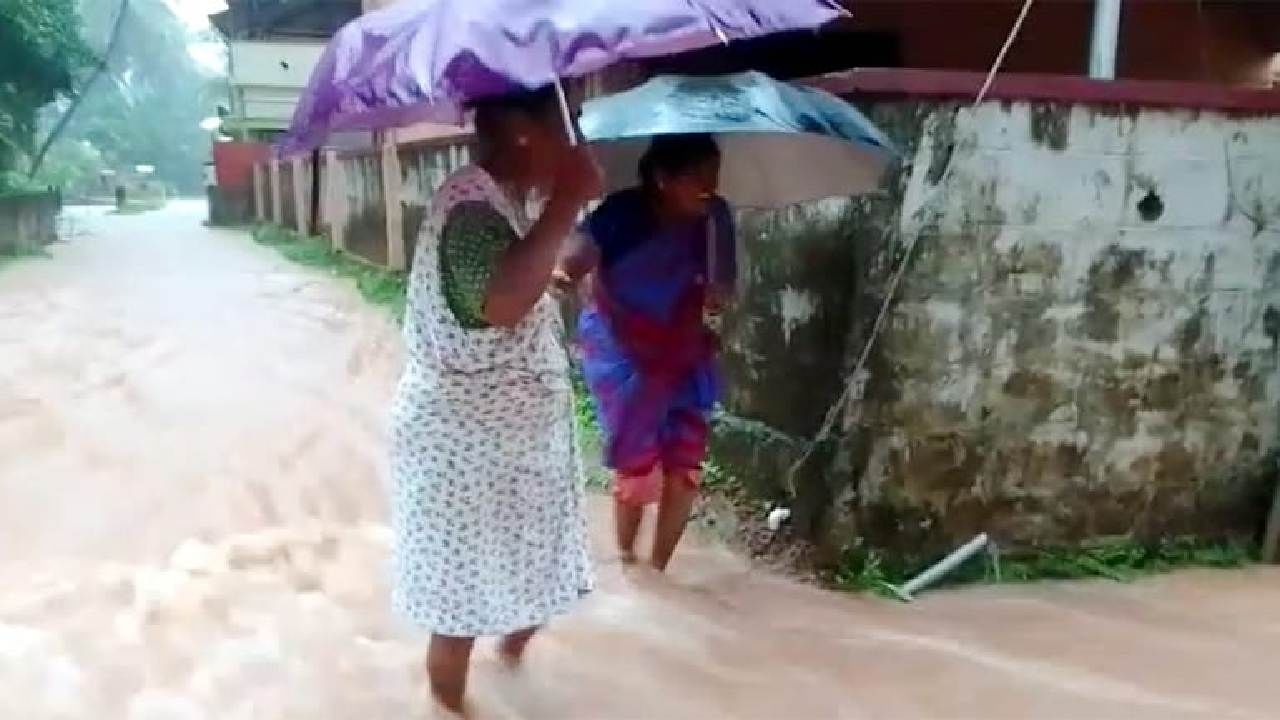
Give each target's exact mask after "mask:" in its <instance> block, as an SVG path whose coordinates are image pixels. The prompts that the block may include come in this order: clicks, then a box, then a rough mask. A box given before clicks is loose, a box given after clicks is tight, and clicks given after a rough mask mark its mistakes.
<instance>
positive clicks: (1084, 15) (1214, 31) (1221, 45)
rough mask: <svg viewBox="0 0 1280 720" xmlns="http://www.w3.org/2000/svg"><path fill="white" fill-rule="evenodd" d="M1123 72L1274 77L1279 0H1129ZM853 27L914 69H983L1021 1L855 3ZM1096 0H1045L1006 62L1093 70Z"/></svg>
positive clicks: (1018, 69)
mask: <svg viewBox="0 0 1280 720" xmlns="http://www.w3.org/2000/svg"><path fill="white" fill-rule="evenodd" d="M1123 1H1124V5H1123V8H1124V9H1123V15H1122V20H1121V38H1120V48H1119V58H1118V68H1117V75H1118V76H1119V77H1123V78H1133V79H1150V80H1183V81H1202V82H1225V83H1239V84H1267V83H1268V82H1269V77H1268V71H1267V66H1268V64H1269V62H1270V59H1271V58H1272V57H1273V56H1274V55H1275V54H1276V53H1277V52H1280V2H1277V1H1276V0H1123ZM849 7H850V9H851V11H852V13H853V19H852V21H851V22H850V25H851V26H852V28H853V29H856V30H861V31H867V32H888V33H892V34H894V35H896V36H897V37H898V39H899V43H900V53H901V59H902V63H901V64H902V65H903V66H904V67H911V68H928V69H949V70H974V71H984V70H986V69H988V68H989V67H990V66H991V63H992V61H993V60H994V59H995V56H996V53H997V52H998V51H999V49H1000V46H1001V45H1002V44H1003V42H1004V39H1005V37H1006V36H1007V34H1008V32H1009V30H1010V28H1011V27H1012V25H1013V21H1014V19H1015V18H1016V17H1017V15H1018V12H1019V10H1020V9H1021V7H1022V0H851V2H850V3H849ZM1092 19H1093V2H1092V0H1036V3H1035V4H1034V5H1033V6H1032V8H1031V12H1030V14H1029V15H1028V17H1027V22H1026V24H1025V25H1024V27H1023V30H1022V34H1021V36H1020V38H1019V40H1018V42H1017V43H1016V44H1015V45H1014V46H1013V48H1012V49H1011V51H1010V53H1009V56H1008V58H1007V59H1006V61H1005V70H1006V71H1007V72H1012V73H1048V74H1065V75H1079V74H1084V73H1086V72H1087V70H1088V54H1089V36H1090V28H1091V26H1092Z"/></svg>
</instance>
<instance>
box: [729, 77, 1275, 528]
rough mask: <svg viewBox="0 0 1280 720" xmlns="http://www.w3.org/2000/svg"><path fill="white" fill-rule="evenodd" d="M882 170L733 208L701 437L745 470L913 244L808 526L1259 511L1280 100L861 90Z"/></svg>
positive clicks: (852, 347) (1230, 516)
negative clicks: (732, 256)
mask: <svg viewBox="0 0 1280 720" xmlns="http://www.w3.org/2000/svg"><path fill="white" fill-rule="evenodd" d="M862 106H863V108H864V109H865V110H867V111H868V114H869V115H871V116H872V117H873V118H874V119H875V120H876V122H877V123H878V124H880V126H881V127H882V128H884V129H885V130H886V131H888V132H890V134H891V135H893V136H894V138H895V140H896V141H898V142H899V143H900V145H901V147H903V148H904V150H905V159H906V163H905V164H904V166H903V167H902V168H901V169H900V171H899V172H898V173H897V174H896V175H895V177H893V178H891V179H890V181H889V182H888V184H887V190H886V192H885V193H884V194H883V195H880V196H876V197H867V198H861V199H857V200H854V201H834V202H829V203H826V204H820V205H816V206H811V207H808V208H804V209H799V210H790V211H787V212H786V213H784V214H768V215H757V216H747V217H744V219H743V227H744V243H745V245H746V246H747V250H748V253H747V255H748V259H747V263H746V272H745V287H744V288H743V293H742V300H741V304H740V307H739V309H738V310H737V311H735V313H734V314H733V315H732V316H731V317H730V318H729V319H728V323H727V336H726V346H727V350H726V358H725V364H726V367H727V371H728V374H729V376H730V386H731V390H730V393H729V396H728V401H727V414H726V416H725V418H724V422H722V423H721V424H720V426H719V428H718V431H717V441H716V447H715V451H714V452H715V454H716V458H717V461H718V462H720V463H721V464H722V465H726V466H728V469H729V470H731V471H732V472H734V474H736V475H738V476H739V477H740V478H742V479H743V480H744V481H745V482H746V483H747V484H748V485H749V487H750V488H751V489H752V491H753V492H754V494H756V495H758V496H764V497H773V498H787V496H788V488H787V482H786V478H787V473H786V470H787V468H788V467H790V465H791V463H792V461H793V460H795V459H796V458H797V457H798V456H799V454H800V452H801V449H802V448H803V447H804V445H803V440H804V439H805V438H808V437H811V436H812V435H813V434H814V432H815V430H816V429H817V428H818V425H819V423H820V421H821V416H822V414H823V412H824V411H825V409H826V408H827V407H828V406H829V405H830V404H831V403H832V402H833V401H834V399H835V398H836V397H837V395H838V393H839V391H840V389H841V388H842V386H843V385H842V382H841V380H840V378H841V376H842V375H843V374H844V373H845V372H847V371H848V369H849V368H850V367H851V366H852V365H853V363H854V358H856V357H857V355H858V354H859V353H860V352H861V349H862V341H863V339H864V338H865V337H866V336H867V333H868V329H869V327H870V325H871V322H872V320H873V318H874V315H875V313H876V311H877V309H878V307H879V305H880V301H881V300H882V298H883V297H884V293H885V291H886V285H887V283H888V279H889V277H890V276H891V274H892V271H893V268H894V267H895V265H896V262H897V260H898V259H899V258H900V257H901V255H902V253H903V251H904V249H905V247H906V245H907V244H908V242H909V241H910V239H911V238H913V237H914V238H916V239H917V240H916V242H917V245H916V247H915V253H914V256H913V258H912V260H911V264H910V266H909V270H908V272H907V274H906V276H905V279H904V282H903V285H902V287H901V288H900V292H899V294H898V300H897V302H896V304H895V305H894V306H893V308H892V312H891V314H890V316H889V318H888V322H887V323H886V327H885V331H884V333H883V334H882V336H881V337H880V339H879V341H878V343H877V344H876V345H875V346H874V347H873V351H872V353H871V355H870V362H869V366H868V369H869V374H868V375H867V377H866V383H865V386H864V388H863V390H862V392H861V393H860V394H855V400H854V402H852V403H850V404H849V405H848V406H847V407H844V408H841V412H840V416H839V417H840V422H839V423H838V426H837V432H836V439H835V440H834V441H833V442H830V443H826V444H824V445H822V446H820V447H819V450H818V452H816V453H814V455H813V457H812V459H811V460H810V461H809V462H808V463H806V464H805V465H804V466H803V467H802V468H801V471H800V472H799V473H798V474H796V475H795V476H794V477H793V481H794V485H795V489H796V492H797V494H796V497H795V498H792V499H789V500H788V502H790V503H792V504H793V507H794V509H795V520H796V522H797V523H798V525H799V526H800V529H801V530H802V531H804V532H807V533H809V534H810V535H812V536H813V537H815V538H817V539H818V540H819V541H820V545H821V547H822V548H824V549H825V550H827V551H829V552H832V553H834V552H838V551H839V550H840V549H841V548H842V547H845V546H847V545H848V544H850V543H852V542H855V541H857V540H859V539H861V540H863V541H865V542H867V543H870V544H873V545H877V546H881V547H884V548H886V549H897V550H900V551H902V552H921V551H932V550H933V549H936V548H941V547H942V546H943V545H947V544H950V543H953V542H955V541H958V540H960V539H962V538H966V537H967V536H969V535H970V534H972V533H975V532H978V531H983V530H985V531H988V532H991V533H993V534H994V535H995V536H996V538H997V539H998V540H999V541H1001V542H1003V543H1004V544H1005V545H1008V546H1030V545H1054V544H1064V543H1065V544H1069V543H1075V542H1078V541H1081V540H1084V539H1088V538H1096V537H1101V536H1111V535H1134V536H1137V537H1152V536H1158V535H1169V534H1183V533H1194V534H1201V535H1209V536H1215V535H1223V534H1253V533H1254V532H1255V531H1256V530H1257V529H1258V528H1259V526H1260V524H1261V521H1262V517H1263V515H1264V514H1265V510H1266V506H1267V504H1268V503H1267V502H1266V500H1265V497H1266V492H1268V490H1269V487H1268V483H1269V482H1270V481H1269V480H1268V479H1267V478H1265V477H1264V476H1263V475H1262V474H1261V471H1260V468H1261V467H1263V464H1262V462H1261V461H1262V458H1263V456H1264V454H1265V453H1267V452H1268V451H1270V450H1273V449H1275V448H1276V446H1277V438H1278V436H1277V424H1276V423H1277V417H1276V411H1277V402H1278V401H1280V376H1277V361H1278V359H1280V114H1277V115H1275V116H1270V117H1267V116H1261V117H1229V116H1226V115H1223V114H1219V113H1215V112H1209V111H1204V112H1201V111H1190V110H1183V111H1179V110H1158V109H1126V110H1119V109H1115V108H1104V107H1091V106H1086V105H1079V104H1077V105H1061V104H1047V103H1027V102H989V103H985V104H983V105H981V106H979V107H977V108H971V107H970V106H968V105H957V104H955V103H948V102H941V101H927V102H914V101H910V100H897V101H881V102H875V103H872V104H867V103H865V102H864V103H862Z"/></svg>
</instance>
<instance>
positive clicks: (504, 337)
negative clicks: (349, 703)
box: [391, 167, 591, 637]
mask: <svg viewBox="0 0 1280 720" xmlns="http://www.w3.org/2000/svg"><path fill="white" fill-rule="evenodd" d="M462 203H487V204H488V205H490V206H492V208H493V209H495V210H497V211H498V212H499V213H500V214H501V216H502V217H503V218H505V219H506V220H507V222H509V223H510V226H511V228H512V229H514V230H515V233H517V234H518V235H523V233H524V232H525V231H526V230H527V228H528V224H529V223H528V220H527V217H526V216H525V213H524V212H522V211H520V210H518V209H517V208H516V207H515V206H514V203H512V202H511V201H509V200H508V199H507V197H506V195H505V194H504V193H503V192H501V191H500V190H499V189H498V187H497V185H496V184H495V183H494V181H493V180H492V178H490V177H489V176H488V174H487V173H485V172H484V171H483V170H481V169H479V168H474V167H473V168H467V169H464V170H461V171H459V172H458V173H456V174H455V175H453V176H452V177H451V178H450V179H449V180H447V181H446V183H445V184H444V186H443V187H442V188H441V189H440V191H439V192H438V193H437V194H436V196H435V200H434V202H433V206H432V208H431V210H430V212H429V213H428V215H427V218H426V220H424V222H423V226H422V230H421V232H420V235H419V239H418V248H417V252H416V255H415V258H414V263H413V270H412V272H411V275H410V282H409V303H408V308H407V311H406V314H405V341H406V344H407V360H406V367H405V371H404V375H403V376H402V378H401V381H400V386H399V390H398V392H397V395H396V400H395V403H394V407H393V411H392V420H391V435H392V458H391V470H392V477H393V483H394V489H393V502H392V525H393V531H394V535H395V551H394V552H395V558H394V565H395V582H394V588H393V592H392V601H393V604H394V606H395V608H396V610H397V611H398V612H399V613H400V614H402V615H403V616H404V617H406V618H407V619H408V620H410V621H412V622H413V623H414V624H416V625H418V626H420V627H422V628H424V629H427V630H430V631H431V632H433V633H436V634H440V635H446V636H453V637H478V636H487V635H502V634H507V633H510V632H514V631H517V630H522V629H525V628H529V627H534V626H538V625H542V624H544V623H546V622H547V621H548V620H550V619H551V618H553V617H555V616H557V615H560V614H562V613H564V612H566V611H567V610H568V609H569V608H570V606H571V605H572V604H573V603H574V602H575V601H577V600H578V599H579V598H581V597H582V596H583V595H584V594H586V593H587V592H589V591H590V588H591V571H590V565H589V561H588V556H587V533H586V515H585V500H584V496H583V483H582V477H583V475H582V464H581V458H580V456H579V453H578V449H577V444H576V441H575V438H574V430H573V398H572V389H571V385H570V383H569V375H568V358H567V354H566V352H565V349H564V346H563V343H562V338H563V325H562V321H561V317H560V314H559V312H558V310H557V306H556V304H555V302H554V301H553V300H552V299H551V298H550V297H546V296H544V297H543V298H542V300H541V301H539V302H538V304H537V305H536V306H535V307H534V309H533V310H532V311H531V312H530V314H529V316H528V317H526V318H525V319H524V321H523V322H521V323H520V325H518V326H517V327H516V328H514V329H500V328H468V327H464V326H463V325H462V324H461V323H460V322H459V320H458V318H457V317H456V316H455V313H454V312H453V310H452V309H451V308H450V306H449V303H448V302H447V300H446V296H445V293H444V291H443V288H442V273H441V262H440V260H441V252H440V244H441V243H440V238H441V234H442V227H443V225H444V223H445V219H446V218H448V217H449V216H450V212H451V211H452V210H453V209H454V208H455V206H458V205H459V204H462Z"/></svg>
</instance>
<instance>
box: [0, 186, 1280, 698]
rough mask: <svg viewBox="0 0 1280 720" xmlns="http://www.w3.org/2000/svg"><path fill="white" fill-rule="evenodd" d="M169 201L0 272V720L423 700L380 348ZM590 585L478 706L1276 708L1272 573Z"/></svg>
mask: <svg viewBox="0 0 1280 720" xmlns="http://www.w3.org/2000/svg"><path fill="white" fill-rule="evenodd" d="M203 212H204V209H203V206H202V205H201V204H198V203H175V204H174V205H172V206H170V208H168V209H166V210H164V211H161V212H157V213H152V214H148V215H141V216H132V217H117V216H111V215H107V214H106V213H105V212H104V211H102V210H97V209H73V210H71V211H70V212H69V213H68V214H69V216H70V219H71V227H72V230H73V233H72V235H73V236H72V237H71V239H70V240H69V241H68V242H65V243H61V244H59V245H58V246H56V247H55V248H54V251H53V257H51V258H48V259H35V260H29V261H23V262H20V263H16V264H12V265H7V266H4V267H2V268H0V718H3V719H5V720H8V719H10V718H12V719H15V720H17V719H21V720H37V719H43V718H51V719H52V718H59V719H70V718H95V719H102V718H105V719H116V718H119V719H122V720H195V719H208V720H213V719H223V718H226V719H240V718H243V719H245V720H248V719H250V718H252V719H253V720H264V719H265V720H274V719H277V718H280V719H290V720H292V719H294V718H297V719H302V718H306V719H308V720H314V719H333V720H381V719H383V718H387V719H390V718H421V717H431V716H432V715H431V712H430V711H429V709H428V706H427V703H426V702H425V689H424V683H423V678H422V672H421V651H422V642H421V638H419V637H415V635H414V634H413V633H412V632H410V631H408V630H407V629H405V628H403V627H401V626H399V625H398V624H397V623H396V622H395V621H394V620H393V619H392V617H391V616H390V614H389V612H388V609H387V603H386V601H385V596H386V578H385V571H386V560H387V550H388V542H389V538H388V536H387V531H386V529H385V527H384V526H383V525H382V520H383V516H384V512H385V510H384V501H383V496H384V492H383V485H382V483H383V482H384V480H383V478H384V472H383V460H382V456H383V448H382V437H383V427H382V420H383V413H384V408H385V407H386V404H387V399H388V397H389V395H390V393H391V390H392V387H393V384H394V382H395V376H396V372H397V365H398V352H399V340H398V337H397V334H396V332H395V330H394V328H393V327H392V325H391V324H390V323H389V322H388V321H387V320H386V319H385V317H384V316H383V315H382V314H381V313H380V312H379V311H377V310H374V309H370V308H367V307H365V306H364V305H363V303H362V302H361V301H360V300H359V298H357V297H356V296H355V294H354V292H353V291H352V290H351V289H350V288H349V287H346V286H345V285H344V284H343V283H341V282H338V281H334V280H332V279H330V278H327V277H325V276H323V275H321V274H316V273H312V272H310V271H306V270H302V269H298V268H295V267H292V266H290V265H288V264H287V263H286V262H285V261H283V260H281V259H279V258H278V257H276V256H275V255H274V254H273V253H272V252H271V251H269V250H265V249H262V248H258V247H256V246H254V245H253V244H252V243H251V242H250V241H249V240H248V239H247V238H246V237H245V236H244V234H242V233H236V232H230V231H220V230H210V229H207V228H204V227H203V226H202V225H201V219H202V217H203ZM605 510H606V508H605V505H604V503H603V502H601V501H600V500H599V499H597V500H596V501H595V502H594V503H593V508H592V511H593V515H592V522H593V527H594V529H595V532H594V534H595V536H596V543H597V553H596V555H597V558H598V560H599V563H600V568H599V574H600V589H599V591H598V592H597V593H596V594H595V595H593V596H592V597H591V598H590V599H589V600H588V601H586V602H585V603H584V604H583V605H582V607H581V610H580V612H578V613H576V614H575V615H573V616H571V617H569V618H567V619H565V620H564V621H562V622H560V623H558V624H557V625H555V626H554V627H553V628H552V629H551V630H550V631H549V632H548V633H546V634H545V636H544V637H542V638H541V639H540V640H539V641H538V644H536V645H535V646H534V648H533V650H532V651H531V655H530V657H529V661H528V664H527V666H526V667H525V668H524V669H523V670H522V671H519V672H515V673H510V672H506V671H503V670H501V669H500V665H499V664H498V663H497V662H495V661H494V660H493V659H492V656H491V649H490V648H488V647H482V648H480V649H479V650H478V651H477V661H476V667H475V673H474V676H473V687H472V690H473V695H474V698H475V708H476V713H477V716H478V717H481V718H547V719H560V718H583V719H602V718H619V719H621V718H637V719H639V718H673V719H679V718H689V719H690V720H693V719H698V720H703V719H710V718H779V717H784V718H851V719H852V718H886V719H892V720H901V719H904V718H938V719H948V720H950V719H955V718H983V719H984V720H985V719H992V718H1062V719H1063V720H1066V719H1068V718H1071V719H1076V718H1123V719H1124V720H1134V719H1141V718H1152V719H1157V718H1158V719H1160V720H1169V719H1172V718H1215V719H1222V718H1241V719H1245V718H1259V719H1261V718H1274V717H1277V716H1278V715H1280V706H1277V704H1276V697H1277V696H1276V692H1275V687H1274V683H1275V673H1276V667H1277V665H1276V651H1275V649H1276V647H1278V646H1280V573H1277V572H1276V571H1273V570H1266V569H1254V570H1249V571H1239V572H1216V573H1215V572H1191V573H1182V574H1178V575H1174V576H1169V577H1163V578H1156V579H1152V580H1149V581H1144V582H1141V583H1136V584H1132V585H1118V584H1110V583H1084V584H1066V585H1048V584H1046V585H1037V586H1026V587H1016V588H1014V587H1001V588H990V587H986V588H973V589H966V590H962V591H955V592H938V593H934V594H932V595H927V596H926V597H924V598H923V599H922V600H920V601H919V602H917V603H916V604H914V605H911V606H906V605H900V604H896V603H893V602H889V601H884V600H878V599H872V598H863V597H852V596H843V595H836V594H831V593H825V592H822V591H819V590H817V589H814V588H811V587H807V586H803V585H798V584H795V583H793V582H790V581H788V580H786V579H782V578H779V577H775V576H771V575H769V574H767V573H765V572H763V571H760V570H754V569H752V568H750V567H749V566H748V565H747V564H746V563H744V562H743V561H742V560H740V559H738V558H736V557H735V556H734V555H733V554H731V553H730V552H728V551H726V550H724V549H722V548H720V547H718V546H717V545H715V544H714V543H712V542H709V541H695V542H692V543H690V544H689V545H688V546H687V547H686V548H682V551H681V554H680V555H678V556H677V559H676V562H675V564H674V566H673V570H672V573H671V576H670V577H669V578H666V579H663V578H656V577H653V576H650V575H647V574H645V573H639V572H633V573H631V574H627V573H624V572H623V571H622V570H621V569H620V568H619V566H617V565H616V564H615V563H613V562H612V561H611V560H610V558H609V554H608V552H607V543H606V541H605V538H606V537H607V536H608V515H607V513H606V512H605Z"/></svg>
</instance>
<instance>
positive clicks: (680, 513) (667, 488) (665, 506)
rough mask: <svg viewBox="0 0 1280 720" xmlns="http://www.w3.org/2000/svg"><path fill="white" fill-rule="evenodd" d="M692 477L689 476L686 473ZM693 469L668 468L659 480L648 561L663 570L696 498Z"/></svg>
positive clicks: (678, 541) (681, 533)
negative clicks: (651, 547) (669, 470)
mask: <svg viewBox="0 0 1280 720" xmlns="http://www.w3.org/2000/svg"><path fill="white" fill-rule="evenodd" d="M691 475H692V476H693V477H690V476H691ZM696 479H697V471H696V470H680V471H675V472H669V473H667V474H666V477H664V478H663V480H662V502H661V503H659V504H658V523H657V526H656V527H655V528H654V531H653V556H652V557H651V558H650V560H649V562H650V564H652V565H653V567H654V568H655V569H657V570H659V571H662V570H666V569H667V564H668V563H670V562H671V555H672V554H673V553H675V551H676V545H679V544H680V538H681V536H683V535H684V528H685V525H686V524H688V522H689V512H690V511H691V510H693V501H694V500H696V499H697V498H698V483H697V482H696Z"/></svg>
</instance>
